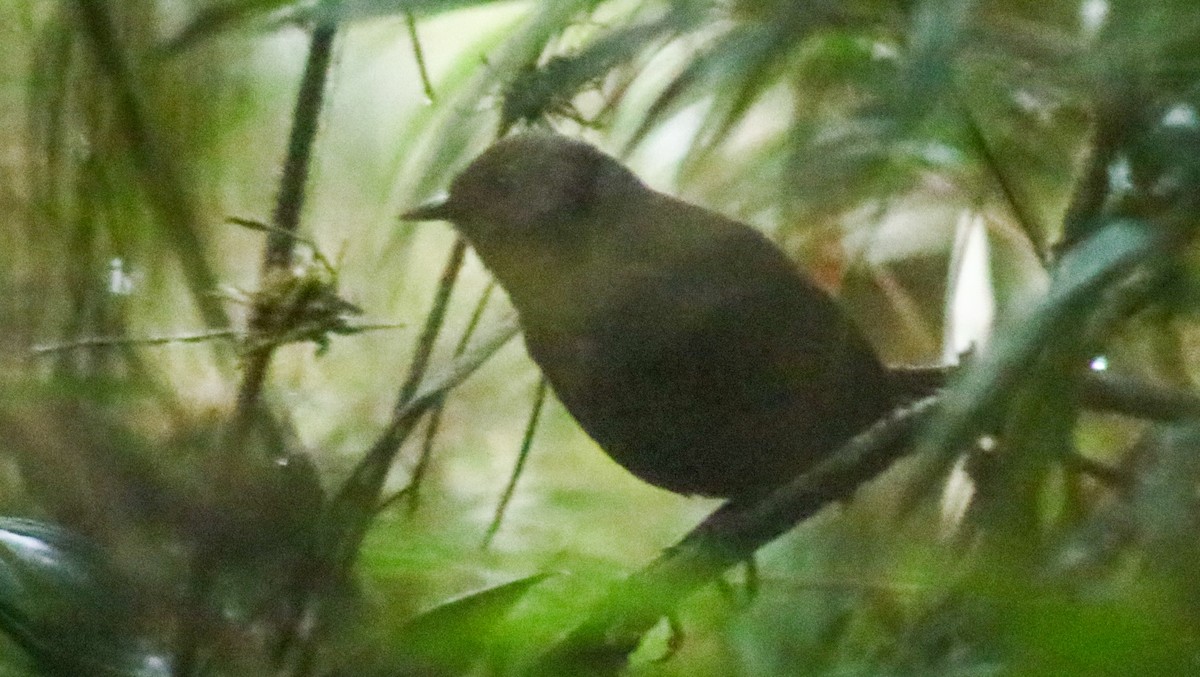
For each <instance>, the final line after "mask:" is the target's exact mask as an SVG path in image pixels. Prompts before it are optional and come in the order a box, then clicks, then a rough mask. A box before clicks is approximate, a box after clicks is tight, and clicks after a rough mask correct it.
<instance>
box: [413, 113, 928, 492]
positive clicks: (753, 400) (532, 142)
mask: <svg viewBox="0 0 1200 677" xmlns="http://www.w3.org/2000/svg"><path fill="white" fill-rule="evenodd" d="M401 218H402V219H405V220H408V221H434V220H437V221H448V222H450V223H451V224H452V225H453V226H454V227H455V228H456V229H457V231H458V232H459V233H460V234H461V235H462V236H463V237H464V238H465V239H466V240H467V242H468V243H469V244H470V245H471V246H472V248H473V249H474V250H475V252H476V254H477V255H478V257H479V259H480V260H481V261H482V262H483V264H484V265H485V266H486V267H487V268H488V269H489V270H490V271H491V273H492V274H493V276H494V277H495V278H496V280H497V281H498V282H499V284H500V286H501V287H503V288H504V290H505V291H506V292H507V294H508V296H509V299H510V300H511V302H512V304H513V306H514V307H515V309H516V312H517V315H518V318H519V322H520V325H521V328H522V330H523V335H524V340H525V346H526V349H527V351H528V353H529V355H530V357H531V358H532V359H533V361H534V362H535V363H536V364H537V365H538V367H539V368H540V369H541V371H542V373H543V374H544V375H545V378H546V379H547V381H548V382H549V384H550V386H551V388H552V389H553V391H554V393H555V394H556V395H557V397H558V399H559V400H560V401H561V402H562V404H563V405H564V406H565V408H566V409H567V411H568V412H569V413H570V414H571V415H572V416H573V417H574V419H575V420H576V421H577V422H578V423H579V425H580V426H581V427H582V428H583V430H584V431H585V432H586V433H587V434H588V435H589V436H591V438H592V439H594V440H595V441H596V443H597V444H598V445H599V446H600V448H601V449H602V450H603V451H604V452H605V453H607V454H608V456H609V457H611V458H612V459H613V460H614V461H616V462H617V463H618V464H620V465H621V466H623V467H624V468H625V469H626V470H628V471H629V472H631V473H632V474H633V475H635V476H637V477H639V478H641V479H642V480H644V481H646V482H648V483H650V484H652V485H655V486H658V487H661V488H663V489H667V490H669V491H672V492H675V493H678V494H684V495H699V496H707V497H714V498H725V499H732V500H733V501H740V502H749V501H754V500H757V499H758V498H759V497H761V496H763V495H764V494H766V493H768V492H770V491H772V490H773V489H775V488H777V487H778V486H780V485H781V484H783V483H785V482H787V481H788V480H790V479H792V478H794V477H796V476H798V475H800V474H801V473H803V472H805V471H806V470H808V469H810V468H812V467H813V466H814V465H815V464H816V463H817V462H819V461H821V460H822V459H824V458H826V457H828V456H829V455H830V454H831V453H833V452H834V451H835V450H836V449H837V448H838V447H839V446H840V445H841V444H843V443H845V442H846V441H848V440H849V439H850V438H851V437H853V436H854V435H855V434H856V433H858V432H860V431H862V430H864V429H865V428H866V427H868V426H869V425H870V424H872V423H873V422H875V421H876V420H878V419H879V418H881V417H882V416H884V415H886V414H887V413H889V412H890V411H891V410H893V409H894V408H895V407H897V406H898V405H900V404H903V403H904V401H905V400H911V399H915V397H916V395H917V394H924V391H928V390H931V389H933V388H936V385H937V383H936V381H937V379H936V377H935V378H933V379H932V381H931V379H930V378H929V376H928V374H925V375H922V374H920V373H918V372H911V371H908V370H899V369H889V368H888V367H886V366H885V365H884V364H883V362H882V361H881V360H880V358H879V356H878V355H877V353H876V352H875V350H874V348H873V347H872V345H871V344H870V343H869V342H868V341H867V339H866V338H865V336H864V335H863V333H862V332H861V330H860V329H859V328H858V327H857V326H856V325H855V324H854V323H853V322H852V321H851V319H850V318H849V317H848V315H847V313H846V312H845V311H844V310H843V309H842V308H841V307H839V305H838V304H837V302H836V300H835V299H834V298H833V297H832V296H831V295H830V294H829V293H827V292H826V291H825V290H823V289H822V288H821V287H820V286H818V285H817V284H816V283H815V282H814V281H812V280H811V279H810V278H809V277H807V276H806V275H805V274H804V273H802V272H801V270H800V269H799V268H798V267H797V266H796V265H794V264H793V262H792V261H791V260H790V259H789V258H788V257H787V256H786V255H785V254H784V253H783V252H782V251H781V250H780V249H779V248H778V247H777V246H776V245H775V244H774V243H772V242H771V241H770V240H769V239H768V238H767V237H765V236H764V235H763V234H761V233H760V232H759V231H757V230H755V229H754V228H753V227H751V226H749V225H746V224H744V223H741V222H739V221H736V220H733V219H730V218H727V217H725V216H722V215H721V214H718V213H716V212H714V211H710V210H708V209H705V208H702V207H699V206H696V205H693V204H690V203H688V202H685V201H682V200H679V199H676V198H674V197H672V196H670V195H667V194H664V193H661V192H658V191H656V190H654V189H652V188H650V187H649V186H647V185H646V184H645V183H644V182H642V181H641V180H640V179H639V178H638V177H637V176H636V175H635V174H634V173H633V172H632V171H631V170H630V169H628V168H627V167H625V166H624V165H623V164H621V163H620V162H619V161H618V160H616V159H615V158H613V157H612V156H610V155H607V154H605V153H604V152H602V151H600V150H599V149H597V148H596V147H594V146H592V145H590V144H588V143H586V142H583V141H580V140H576V139H573V138H570V137H567V136H563V135H560V134H557V133H553V132H542V131H538V132H523V133H518V134H515V135H512V136H508V137H505V138H503V139H501V140H499V141H497V142H496V143H494V144H493V145H492V146H490V147H489V148H488V149H487V150H485V151H484V152H483V153H482V154H481V155H479V156H478V157H477V158H476V159H475V160H473V161H472V162H470V163H469V164H468V166H467V167H466V168H465V169H463V170H462V171H461V173H459V174H458V175H457V177H456V178H454V179H453V180H452V182H451V184H450V188H449V190H448V192H447V193H446V194H444V195H443V196H442V197H439V198H436V199H434V200H432V201H430V202H428V203H426V204H424V205H422V206H420V207H417V208H415V209H413V210H411V211H409V212H407V213H405V214H403V215H402V217H401ZM914 374H917V375H916V376H915V377H914Z"/></svg>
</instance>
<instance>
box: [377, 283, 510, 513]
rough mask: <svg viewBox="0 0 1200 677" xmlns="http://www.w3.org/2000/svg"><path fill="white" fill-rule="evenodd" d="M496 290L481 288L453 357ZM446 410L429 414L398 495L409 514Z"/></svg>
mask: <svg viewBox="0 0 1200 677" xmlns="http://www.w3.org/2000/svg"><path fill="white" fill-rule="evenodd" d="M495 289H496V281H495V280H491V281H489V282H488V284H487V286H486V287H484V288H483V293H482V294H480V296H479V301H477V302H476V303H475V310H474V311H473V312H472V313H471V319H470V320H468V321H467V326H466V328H465V329H463V333H462V336H460V337H459V339H458V345H457V346H455V347H454V357H455V358H456V359H457V358H458V357H461V356H462V354H463V353H464V352H466V350H467V345H469V344H470V341H471V338H472V337H473V336H475V330H476V329H478V328H479V321H480V319H482V318H483V311H484V310H485V309H486V308H487V305H488V301H490V300H491V298H492V292H493V291H495ZM445 408H446V403H445V402H444V401H442V402H438V403H437V405H436V406H435V407H434V408H433V410H432V411H430V413H429V424H428V425H427V426H425V439H424V440H423V441H422V443H421V455H420V456H419V457H418V458H417V464H416V466H414V467H413V473H412V480H411V481H410V482H409V483H408V486H406V487H404V488H403V489H401V490H400V492H398V493H402V494H404V495H405V496H407V497H408V512H409V514H411V513H413V512H414V511H416V509H417V507H418V506H420V503H421V484H422V483H423V482H424V480H425V474H426V472H427V471H428V470H429V462H430V460H431V459H432V457H433V442H434V439H435V438H436V437H437V433H438V429H439V428H440V427H441V424H442V412H443V411H444V410H445ZM397 499H398V497H397V496H392V497H389V498H387V499H384V501H383V503H382V504H381V505H380V508H379V509H380V510H383V508H384V507H385V506H387V505H390V504H392V503H393V502H395V501H396V500H397Z"/></svg>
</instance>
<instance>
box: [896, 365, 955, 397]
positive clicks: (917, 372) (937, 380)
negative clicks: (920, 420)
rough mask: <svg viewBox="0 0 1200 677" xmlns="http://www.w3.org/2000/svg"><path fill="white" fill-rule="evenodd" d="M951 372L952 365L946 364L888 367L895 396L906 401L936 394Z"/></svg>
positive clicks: (944, 384) (952, 369)
mask: <svg viewBox="0 0 1200 677" xmlns="http://www.w3.org/2000/svg"><path fill="white" fill-rule="evenodd" d="M952 373H954V367H951V366H948V365H933V366H907V365H906V366H900V367H888V376H889V378H890V379H891V381H892V387H893V388H894V389H895V392H896V394H897V397H898V398H899V399H900V400H901V401H906V402H907V401H912V400H919V399H921V398H923V397H929V396H930V395H935V394H937V392H938V391H940V390H941V389H942V388H944V387H946V383H947V382H948V381H949V380H950V375H951V374H952Z"/></svg>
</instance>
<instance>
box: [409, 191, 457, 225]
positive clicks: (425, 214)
mask: <svg viewBox="0 0 1200 677" xmlns="http://www.w3.org/2000/svg"><path fill="white" fill-rule="evenodd" d="M450 211H451V210H450V196H449V195H446V194H442V195H438V196H436V197H434V198H432V199H430V200H429V201H428V202H425V203H424V204H422V205H420V206H418V207H415V208H413V209H410V210H409V211H407V212H404V213H403V214H401V215H400V219H401V220H402V221H449V220H450Z"/></svg>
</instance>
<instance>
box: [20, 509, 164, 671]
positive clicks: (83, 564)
mask: <svg viewBox="0 0 1200 677" xmlns="http://www.w3.org/2000/svg"><path fill="white" fill-rule="evenodd" d="M131 593H132V585H131V583H130V582H129V581H128V580H126V579H125V578H124V577H123V576H121V575H120V574H118V573H117V572H116V571H115V570H114V569H113V568H112V567H111V566H110V565H109V562H108V558H107V557H106V556H105V555H104V553H103V552H101V551H100V550H99V549H98V548H97V547H96V546H95V545H94V544H93V543H91V542H90V541H87V540H85V539H83V538H81V537H80V536H78V535H76V534H73V533H71V532H69V531H67V530H65V529H62V528H61V527H57V526H54V525H51V524H46V523H42V522H36V521H33V520H28V519H21V518H15V517H7V518H0V629H2V630H3V631H4V632H5V633H7V634H8V635H9V636H10V637H11V638H12V639H13V640H14V641H15V642H16V643H17V644H18V645H19V646H21V647H22V648H23V649H24V650H25V651H26V653H28V654H29V656H30V657H31V658H32V659H33V661H34V663H35V664H37V665H38V667H39V668H40V669H41V670H43V671H45V672H46V673H47V674H53V675H111V676H113V677H126V676H128V677H160V676H162V677H166V676H167V675H169V674H170V669H169V667H170V666H169V659H168V658H167V656H165V655H164V654H163V653H161V652H158V651H155V650H153V649H152V648H151V647H149V646H147V642H145V641H144V639H143V638H140V637H138V635H137V634H136V633H135V632H134V630H133V623H132V617H131V616H132V609H131V605H132V596H131Z"/></svg>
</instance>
